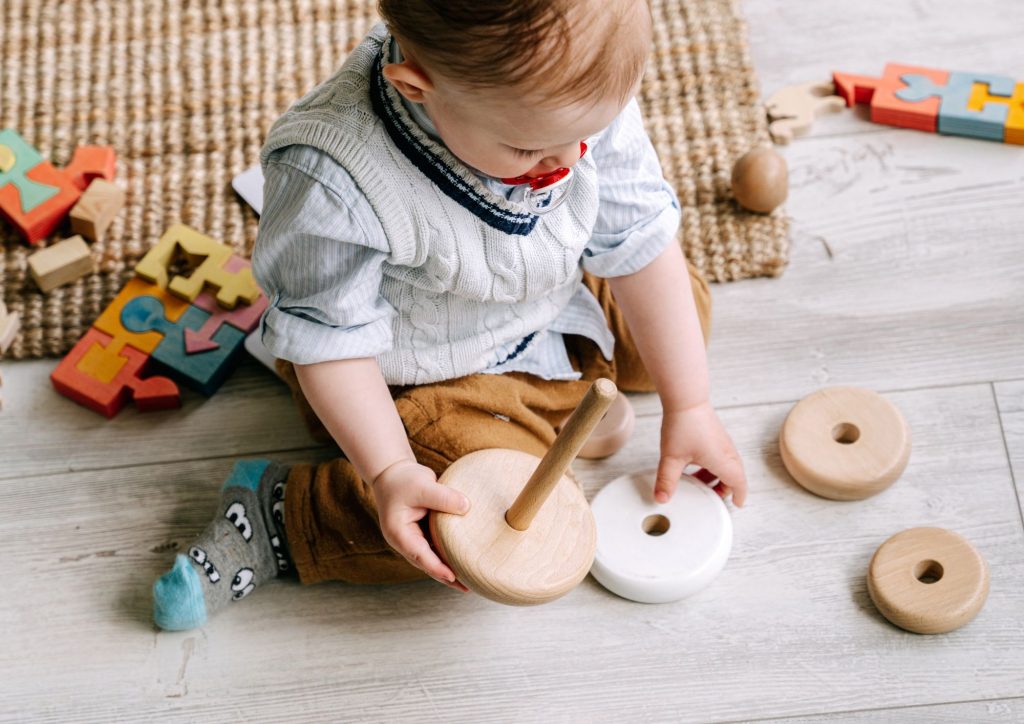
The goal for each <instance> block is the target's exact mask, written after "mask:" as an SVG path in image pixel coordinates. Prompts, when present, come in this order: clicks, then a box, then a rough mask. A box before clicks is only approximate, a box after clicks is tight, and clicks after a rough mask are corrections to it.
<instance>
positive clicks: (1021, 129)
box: [967, 83, 1024, 145]
mask: <svg viewBox="0 0 1024 724" xmlns="http://www.w3.org/2000/svg"><path fill="white" fill-rule="evenodd" d="M986 103H1006V104H1007V105H1009V106H1010V112H1009V114H1008V115H1007V116H1006V125H1005V126H1004V127H1003V142H1004V143H1016V144H1018V145H1024V83H1018V84H1017V85H1015V86H1014V87H1013V95H1012V96H1010V97H1009V98H1007V97H1006V96H994V95H990V94H989V92H988V84H987V83H975V84H974V86H973V87H972V88H971V96H970V98H969V99H968V100H967V109H968V110H971V111H980V110H982V109H983V108H984V107H985V104H986Z"/></svg>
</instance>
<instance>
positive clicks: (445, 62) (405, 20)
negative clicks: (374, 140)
mask: <svg viewBox="0 0 1024 724" xmlns="http://www.w3.org/2000/svg"><path fill="white" fill-rule="evenodd" d="M637 5H641V6H642V8H641V10H642V12H644V13H645V14H646V13H647V12H648V10H647V6H646V3H644V2H642V0H617V1H616V2H607V1H606V0H600V1H599V2H593V3H583V2H580V0H512V1H511V2H510V1H507V0H506V1H504V2H500V1H498V0H378V9H379V11H380V15H381V17H383V18H384V20H385V22H386V23H387V25H388V28H389V29H390V30H391V32H392V34H393V35H394V36H395V37H396V38H397V39H398V42H399V44H400V45H401V46H402V48H403V50H405V51H406V53H407V54H408V55H409V56H411V57H412V58H413V59H415V60H417V61H419V62H422V63H423V64H424V65H425V66H426V67H427V68H428V69H431V70H436V71H437V72H439V73H441V74H442V75H444V76H445V77H446V78H449V79H450V80H454V81H456V82H459V83H461V84H463V85H466V86H469V87H472V88H501V87H509V86H517V85H525V84H527V83H528V82H533V83H534V84H535V86H536V90H537V92H538V93H539V94H540V96H541V97H542V98H544V99H547V100H556V101H570V102H571V101H579V100H584V99H588V98H597V97H603V96H608V95H613V94H615V95H617V96H618V98H619V99H620V100H624V99H625V98H626V96H627V95H628V94H629V93H630V91H631V90H632V89H633V87H634V84H635V83H636V81H637V79H638V78H639V77H640V75H641V73H642V72H643V68H644V66H645V64H646V62H647V54H648V50H649V34H648V32H647V31H646V29H645V32H644V33H641V34H638V33H625V34H623V33H621V25H622V21H623V19H624V18H625V16H626V14H627V13H628V12H630V11H631V10H634V9H635V8H636V6H637ZM645 22H646V21H645ZM583 40H585V41H586V42H581V41H583Z"/></svg>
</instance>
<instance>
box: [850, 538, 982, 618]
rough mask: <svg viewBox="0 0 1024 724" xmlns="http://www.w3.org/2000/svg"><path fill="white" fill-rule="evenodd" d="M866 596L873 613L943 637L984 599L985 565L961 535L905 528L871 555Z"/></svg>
mask: <svg viewBox="0 0 1024 724" xmlns="http://www.w3.org/2000/svg"><path fill="white" fill-rule="evenodd" d="M868 593H869V594H870V596H871V600H872V601H874V603H875V606H877V607H878V610H879V612H881V614H882V615H883V616H885V617H886V618H887V619H888V620H889V621H891V622H892V623H893V624H895V625H896V626H899V627H900V628H903V629H906V630H907V631H913V632H914V633H922V634H934V633H946V632H948V631H953V630H954V629H958V628H960V627H961V626H963V625H964V624H966V623H967V622H969V621H970V620H971V619H973V618H974V617H975V616H976V615H977V614H978V611H980V610H981V607H982V606H983V605H985V599H986V598H987V597H988V565H987V564H986V563H985V559H984V558H982V557H981V554H980V553H978V551H977V550H976V549H975V548H974V546H972V545H971V544H970V542H969V541H968V540H967V539H966V538H964V537H963V536H961V535H959V534H957V533H954V532H953V531H951V530H945V529H943V528H910V529H908V530H905V531H902V532H900V533H897V534H896V535H894V536H893V537H891V538H890V539H889V540H887V541H886V542H885V543H883V544H882V545H881V546H879V547H878V550H877V551H875V555H874V556H872V558H871V564H870V565H869V566H868Z"/></svg>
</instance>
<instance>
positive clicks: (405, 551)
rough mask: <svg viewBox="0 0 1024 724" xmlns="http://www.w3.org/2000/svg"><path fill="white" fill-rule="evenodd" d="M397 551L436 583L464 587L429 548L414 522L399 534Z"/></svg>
mask: <svg viewBox="0 0 1024 724" xmlns="http://www.w3.org/2000/svg"><path fill="white" fill-rule="evenodd" d="M397 543H398V546H397V547H398V552H399V553H401V554H402V555H403V556H405V559H406V560H407V561H409V563H411V564H412V565H414V566H416V567H417V568H419V569H420V570H421V571H423V572H424V573H426V574H427V575H428V576H430V577H431V578H433V579H434V580H435V581H437V582H438V583H443V584H445V585H446V586H450V587H451V588H455V589H458V590H463V588H464V587H461V584H459V585H453V584H456V583H457V582H456V580H455V574H454V573H452V569H450V568H449V567H448V566H446V565H445V564H444V563H442V562H441V559H440V558H438V557H437V554H436V553H434V551H433V549H431V547H430V544H429V543H427V539H426V538H424V537H423V533H422V531H420V529H419V526H417V525H416V524H415V523H413V524H410V525H409V526H408V527H407V528H406V529H405V530H404V531H403V532H402V534H401V536H400V537H399V539H398V541H397Z"/></svg>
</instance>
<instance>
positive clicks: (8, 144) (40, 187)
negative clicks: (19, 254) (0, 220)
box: [0, 128, 116, 244]
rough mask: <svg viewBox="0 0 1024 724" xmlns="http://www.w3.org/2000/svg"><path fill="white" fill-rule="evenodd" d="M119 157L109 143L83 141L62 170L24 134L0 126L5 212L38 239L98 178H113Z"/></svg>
mask: <svg viewBox="0 0 1024 724" xmlns="http://www.w3.org/2000/svg"><path fill="white" fill-rule="evenodd" d="M115 163H116V156H115V154H114V149H112V148H109V147H106V146H80V147H79V148H77V149H76V150H75V154H74V157H73V158H72V159H71V163H70V164H68V166H67V167H66V168H65V169H64V170H58V169H56V168H54V167H53V165H52V164H51V163H50V162H49V161H47V160H45V159H44V158H43V157H42V155H41V154H40V153H39V151H37V150H36V149H35V148H33V147H32V146H30V145H29V144H28V143H27V142H26V141H25V139H23V138H22V137H21V136H20V135H18V134H17V133H15V132H14V131H13V130H11V129H9V128H6V129H4V130H2V131H0V216H3V217H4V218H5V219H7V220H8V221H9V222H10V223H11V224H12V225H13V226H14V227H15V228H17V229H18V231H19V232H20V233H21V235H22V236H24V237H25V239H26V240H27V241H28V242H29V243H30V244H34V243H36V242H37V241H39V240H40V239H42V238H44V237H45V236H47V235H49V234H50V233H51V232H52V231H53V230H54V229H56V228H57V225H58V224H60V222H61V221H62V220H63V219H64V217H65V216H66V215H67V213H68V211H69V210H70V209H71V207H72V206H74V205H75V202H76V201H78V197H79V196H81V195H82V191H83V190H84V189H85V187H86V186H87V185H88V184H89V182H90V181H92V179H93V178H97V177H103V178H105V179H107V180H108V181H109V180H112V179H113V178H114V165H115Z"/></svg>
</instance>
